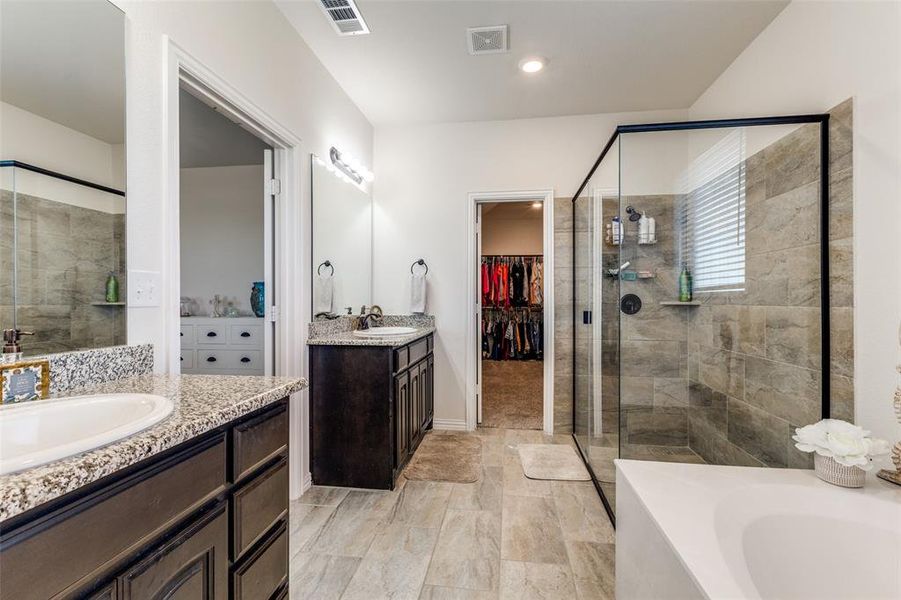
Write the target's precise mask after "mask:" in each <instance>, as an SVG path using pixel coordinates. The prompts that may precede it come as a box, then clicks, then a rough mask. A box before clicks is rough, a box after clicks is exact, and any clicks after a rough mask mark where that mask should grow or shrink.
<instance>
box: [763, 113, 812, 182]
mask: <svg viewBox="0 0 901 600" xmlns="http://www.w3.org/2000/svg"><path fill="white" fill-rule="evenodd" d="M763 153H764V157H765V160H766V191H767V198H773V197H775V196H779V195H781V194H784V193H785V192H787V191H790V190H793V189H795V188H798V187H801V186H803V185H805V184H808V183H810V182H812V181H816V180H817V178H818V177H819V175H820V137H819V125H817V124H814V123H809V124H806V125H801V126H800V127H798V128H797V129H796V130H795V131H793V132H791V133H789V134H788V135H786V136H784V137H783V138H781V139H779V140H777V141H776V142H774V143H772V144H770V145H769V146H767V147H766V148H765V149H764V150H763Z"/></svg>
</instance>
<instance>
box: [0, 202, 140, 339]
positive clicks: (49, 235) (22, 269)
mask: <svg viewBox="0 0 901 600" xmlns="http://www.w3.org/2000/svg"><path fill="white" fill-rule="evenodd" d="M16 198H17V206H16V235H17V244H18V252H17V255H18V256H17V260H16V267H17V276H18V282H17V285H16V289H15V298H14V296H13V286H12V277H11V273H12V270H13V263H12V258H13V257H12V254H13V247H12V240H13V235H12V233H13V195H12V192H10V191H8V190H3V191H2V197H0V244H2V248H0V251H2V262H3V264H2V269H3V273H4V275H3V277H4V279H3V281H2V283H0V319H2V326H3V327H8V326H9V327H11V326H12V306H13V302H14V301H15V302H16V306H17V325H18V327H19V328H21V329H25V330H28V331H34V332H35V336H34V337H28V338H24V339H23V347H24V348H25V350H26V353H27V354H49V353H54V352H66V351H70V350H75V349H80V348H96V347H100V346H113V345H119V344H124V343H125V339H126V336H125V308H124V307H123V306H92V305H91V303H92V302H103V300H104V297H105V292H106V278H107V275H108V274H109V272H110V271H113V272H115V273H116V275H117V277H118V278H119V293H120V298H121V299H122V300H123V301H124V299H125V297H126V290H125V271H124V269H125V215H122V214H118V215H117V214H110V213H106V212H102V211H97V210H91V209H87V208H81V207H78V206H73V205H70V204H64V203H61V202H55V201H52V200H47V199H44V198H38V197H35V196H29V195H26V194H21V193H20V194H18V195H17V197H16Z"/></svg>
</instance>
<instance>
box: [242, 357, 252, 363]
mask: <svg viewBox="0 0 901 600" xmlns="http://www.w3.org/2000/svg"><path fill="white" fill-rule="evenodd" d="M241 362H242V363H249V362H250V359H249V358H247V357H246V356H242V357H241Z"/></svg>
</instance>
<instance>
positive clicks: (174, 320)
mask: <svg viewBox="0 0 901 600" xmlns="http://www.w3.org/2000/svg"><path fill="white" fill-rule="evenodd" d="M163 53H164V62H163V64H164V72H163V98H164V102H165V105H164V107H163V135H164V136H165V139H164V148H165V152H166V156H165V159H164V161H163V190H164V199H163V227H164V230H165V232H166V239H165V252H164V257H163V266H162V270H161V273H160V280H161V286H162V292H161V293H162V303H161V304H162V306H161V309H162V312H163V325H164V327H165V334H164V337H163V339H164V344H163V345H164V347H163V348H162V354H163V356H164V362H165V366H164V368H163V372H165V373H170V374H177V373H179V372H180V370H181V364H180V362H181V361H180V357H181V353H180V350H181V340H180V336H179V322H180V317H179V296H180V287H181V280H180V276H181V273H180V271H181V268H180V240H179V204H180V198H179V179H180V177H179V175H180V169H181V165H180V162H179V141H178V139H179V110H178V94H179V89H180V88H182V87H184V88H186V89H188V90H189V91H190V93H192V94H193V95H195V96H197V97H198V98H200V99H201V100H202V101H204V102H206V103H207V104H210V105H215V106H216V108H217V110H218V111H219V112H221V113H223V114H225V115H227V116H228V118H230V119H231V120H232V121H234V122H236V123H238V124H239V125H241V127H243V128H244V129H246V130H248V131H249V132H251V133H252V134H253V135H255V136H256V137H258V138H260V139H262V140H263V141H265V142H266V143H267V144H269V145H270V146H272V148H273V166H274V171H275V173H276V175H277V177H278V178H279V179H280V186H279V187H280V190H279V193H278V194H277V195H275V202H274V207H273V212H274V217H275V218H274V224H273V225H274V231H273V232H272V234H273V237H274V257H273V261H272V262H273V265H272V266H273V271H274V275H275V279H276V282H277V284H278V285H276V286H275V294H274V298H271V299H268V300H267V302H266V304H267V306H266V313H267V318H268V319H272V318H273V317H275V319H276V320H277V323H278V325H277V326H276V328H275V331H276V334H275V344H274V346H275V361H274V365H273V366H274V371H275V374H276V375H283V376H291V377H301V376H303V374H304V368H303V348H304V341H305V340H304V338H303V335H302V332H301V330H302V327H301V323H302V320H303V314H302V311H303V307H302V302H301V300H300V298H301V297H302V294H301V290H302V287H301V286H302V283H301V282H302V281H303V280H304V278H303V273H304V271H303V270H302V266H301V264H300V260H299V257H300V256H301V254H302V248H303V245H304V244H305V243H306V242H307V239H306V236H305V235H304V229H303V225H304V224H305V221H306V219H305V216H304V215H303V211H302V194H301V173H303V167H302V164H301V159H302V156H303V152H301V140H300V138H299V137H297V136H295V135H294V134H293V133H292V132H291V131H290V130H289V129H288V128H286V127H284V126H283V125H281V124H280V123H279V122H278V121H276V120H275V119H273V118H272V117H270V116H269V115H268V114H267V113H266V112H265V111H264V110H263V109H261V108H260V107H259V106H257V105H256V104H254V103H253V102H251V101H250V100H249V99H248V98H247V97H246V96H245V95H244V94H242V93H241V92H239V91H238V90H237V89H236V88H235V87H233V86H231V85H230V84H229V83H228V82H226V81H225V80H223V79H222V78H220V77H219V76H218V75H216V74H215V73H214V72H213V71H212V70H211V69H209V68H208V67H207V66H206V65H204V64H203V63H202V62H201V61H199V60H198V59H197V58H195V57H193V56H191V55H190V54H189V53H188V52H186V51H185V50H184V49H183V48H181V47H180V46H178V45H177V44H176V43H175V42H173V41H172V40H171V39H170V38H169V37H168V36H163ZM298 274H300V275H298ZM273 300H274V302H273ZM273 306H275V307H277V312H276V314H273V312H274V311H273ZM295 396H296V395H295ZM291 412H292V416H291V418H290V432H289V435H290V437H289V444H290V449H289V452H290V488H291V489H290V495H291V497H292V498H295V497H298V496H299V495H300V493H301V490H302V487H303V485H304V483H305V482H304V474H303V473H301V465H302V453H303V447H302V443H301V441H302V440H303V439H304V438H305V436H303V437H302V431H301V430H302V424H301V417H300V413H301V412H302V406H301V404H300V402H299V401H298V398H295V397H292V399H291Z"/></svg>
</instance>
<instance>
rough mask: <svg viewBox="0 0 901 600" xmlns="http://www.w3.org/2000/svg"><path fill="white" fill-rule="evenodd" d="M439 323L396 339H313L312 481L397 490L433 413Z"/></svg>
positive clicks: (336, 335)
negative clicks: (435, 340) (435, 328)
mask: <svg viewBox="0 0 901 600" xmlns="http://www.w3.org/2000/svg"><path fill="white" fill-rule="evenodd" d="M433 331H434V327H433V326H426V327H421V328H417V330H416V332H415V333H412V334H409V335H405V336H398V337H390V338H381V339H379V338H361V337H358V336H355V334H354V332H340V333H332V334H327V335H321V336H317V337H311V338H310V339H309V340H308V344H309V345H310V461H311V470H312V477H313V483H314V484H317V485H335V486H346V487H360V488H374V489H393V488H394V484H395V482H396V480H397V477H398V475H400V473H401V472H402V471H403V468H404V467H405V466H406V464H407V462H408V461H409V460H410V457H411V456H412V455H413V452H415V451H416V448H417V447H418V446H419V443H420V441H422V438H423V436H424V435H425V433H426V431H427V430H428V429H430V428H431V427H432V421H433V415H434V403H435V400H434V398H435V397H434V381H435V377H434V373H435V361H434V354H433V351H434V335H433Z"/></svg>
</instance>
